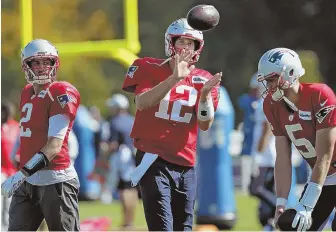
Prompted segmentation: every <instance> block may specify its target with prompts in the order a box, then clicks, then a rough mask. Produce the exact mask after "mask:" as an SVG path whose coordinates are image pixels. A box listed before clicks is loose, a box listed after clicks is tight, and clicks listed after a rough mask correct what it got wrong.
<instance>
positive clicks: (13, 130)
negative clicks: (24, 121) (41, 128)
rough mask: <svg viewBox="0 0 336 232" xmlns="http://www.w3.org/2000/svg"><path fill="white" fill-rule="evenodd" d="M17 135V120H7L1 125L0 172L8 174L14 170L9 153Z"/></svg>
mask: <svg viewBox="0 0 336 232" xmlns="http://www.w3.org/2000/svg"><path fill="white" fill-rule="evenodd" d="M18 135H19V123H18V122H17V121H15V120H8V121H7V122H6V123H4V124H2V125H1V172H2V173H5V174H6V175H8V176H10V175H12V174H13V173H14V172H15V171H16V168H15V167H14V165H13V163H12V161H11V157H10V155H11V152H12V150H13V147H14V144H15V142H16V138H17V136H18Z"/></svg>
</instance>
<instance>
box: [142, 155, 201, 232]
mask: <svg viewBox="0 0 336 232" xmlns="http://www.w3.org/2000/svg"><path fill="white" fill-rule="evenodd" d="M143 155H144V152H141V151H138V152H137V154H136V165H139V163H140V162H141V160H142V157H143ZM139 185H140V191H141V197H142V200H143V206H144V211H145V217H146V222H147V226H148V230H150V231H191V230H192V226H193V215H194V205H195V199H196V187H197V178H196V171H195V168H194V167H184V166H180V165H177V164H172V163H169V162H167V161H165V160H163V159H161V158H157V159H156V160H155V162H154V163H153V164H152V166H151V167H150V168H149V169H148V170H147V172H146V173H145V175H144V176H143V177H142V179H141V180H140V183H139Z"/></svg>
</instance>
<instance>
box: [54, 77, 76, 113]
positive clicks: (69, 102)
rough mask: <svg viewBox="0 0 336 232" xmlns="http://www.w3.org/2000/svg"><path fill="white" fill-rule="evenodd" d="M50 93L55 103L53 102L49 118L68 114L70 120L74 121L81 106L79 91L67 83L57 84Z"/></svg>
mask: <svg viewBox="0 0 336 232" xmlns="http://www.w3.org/2000/svg"><path fill="white" fill-rule="evenodd" d="M50 92H51V95H52V97H53V101H52V102H51V106H50V111H49V117H52V116H54V115H57V114H66V115H68V116H69V117H70V120H73V119H74V118H75V117H76V113H77V109H78V106H79V104H80V95H79V92H78V91H77V89H76V88H75V87H74V86H72V85H71V84H69V83H67V82H57V83H54V84H53V85H52V86H51V88H50Z"/></svg>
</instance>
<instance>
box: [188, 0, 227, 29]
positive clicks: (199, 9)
mask: <svg viewBox="0 0 336 232" xmlns="http://www.w3.org/2000/svg"><path fill="white" fill-rule="evenodd" d="M219 18H220V16H219V12H218V10H217V9H216V8H215V7H214V6H212V5H197V6H194V7H193V8H192V9H191V10H190V11H189V12H188V14H187V21H188V24H189V25H190V26H191V27H192V28H194V29H195V30H199V31H207V30H210V29H212V28H214V27H215V26H217V24H218V23H219Z"/></svg>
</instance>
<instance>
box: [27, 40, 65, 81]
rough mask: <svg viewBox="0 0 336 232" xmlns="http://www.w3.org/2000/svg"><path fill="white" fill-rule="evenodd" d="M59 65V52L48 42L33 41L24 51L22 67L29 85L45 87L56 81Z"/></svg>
mask: <svg viewBox="0 0 336 232" xmlns="http://www.w3.org/2000/svg"><path fill="white" fill-rule="evenodd" d="M46 61H48V62H46ZM50 61H51V62H50ZM34 62H36V63H34ZM41 62H42V63H41ZM59 65H60V62H59V58H58V51H57V49H56V47H55V46H54V45H52V44H51V43H50V42H49V41H47V40H44V39H35V40H32V41H31V42H30V43H28V44H27V45H26V46H25V47H24V48H23V49H22V53H21V67H22V70H23V71H24V73H25V78H26V80H27V81H28V83H32V84H34V83H35V84H39V85H43V84H46V83H50V82H53V81H55V80H56V73H57V70H58V67H59ZM33 66H34V67H33Z"/></svg>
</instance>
